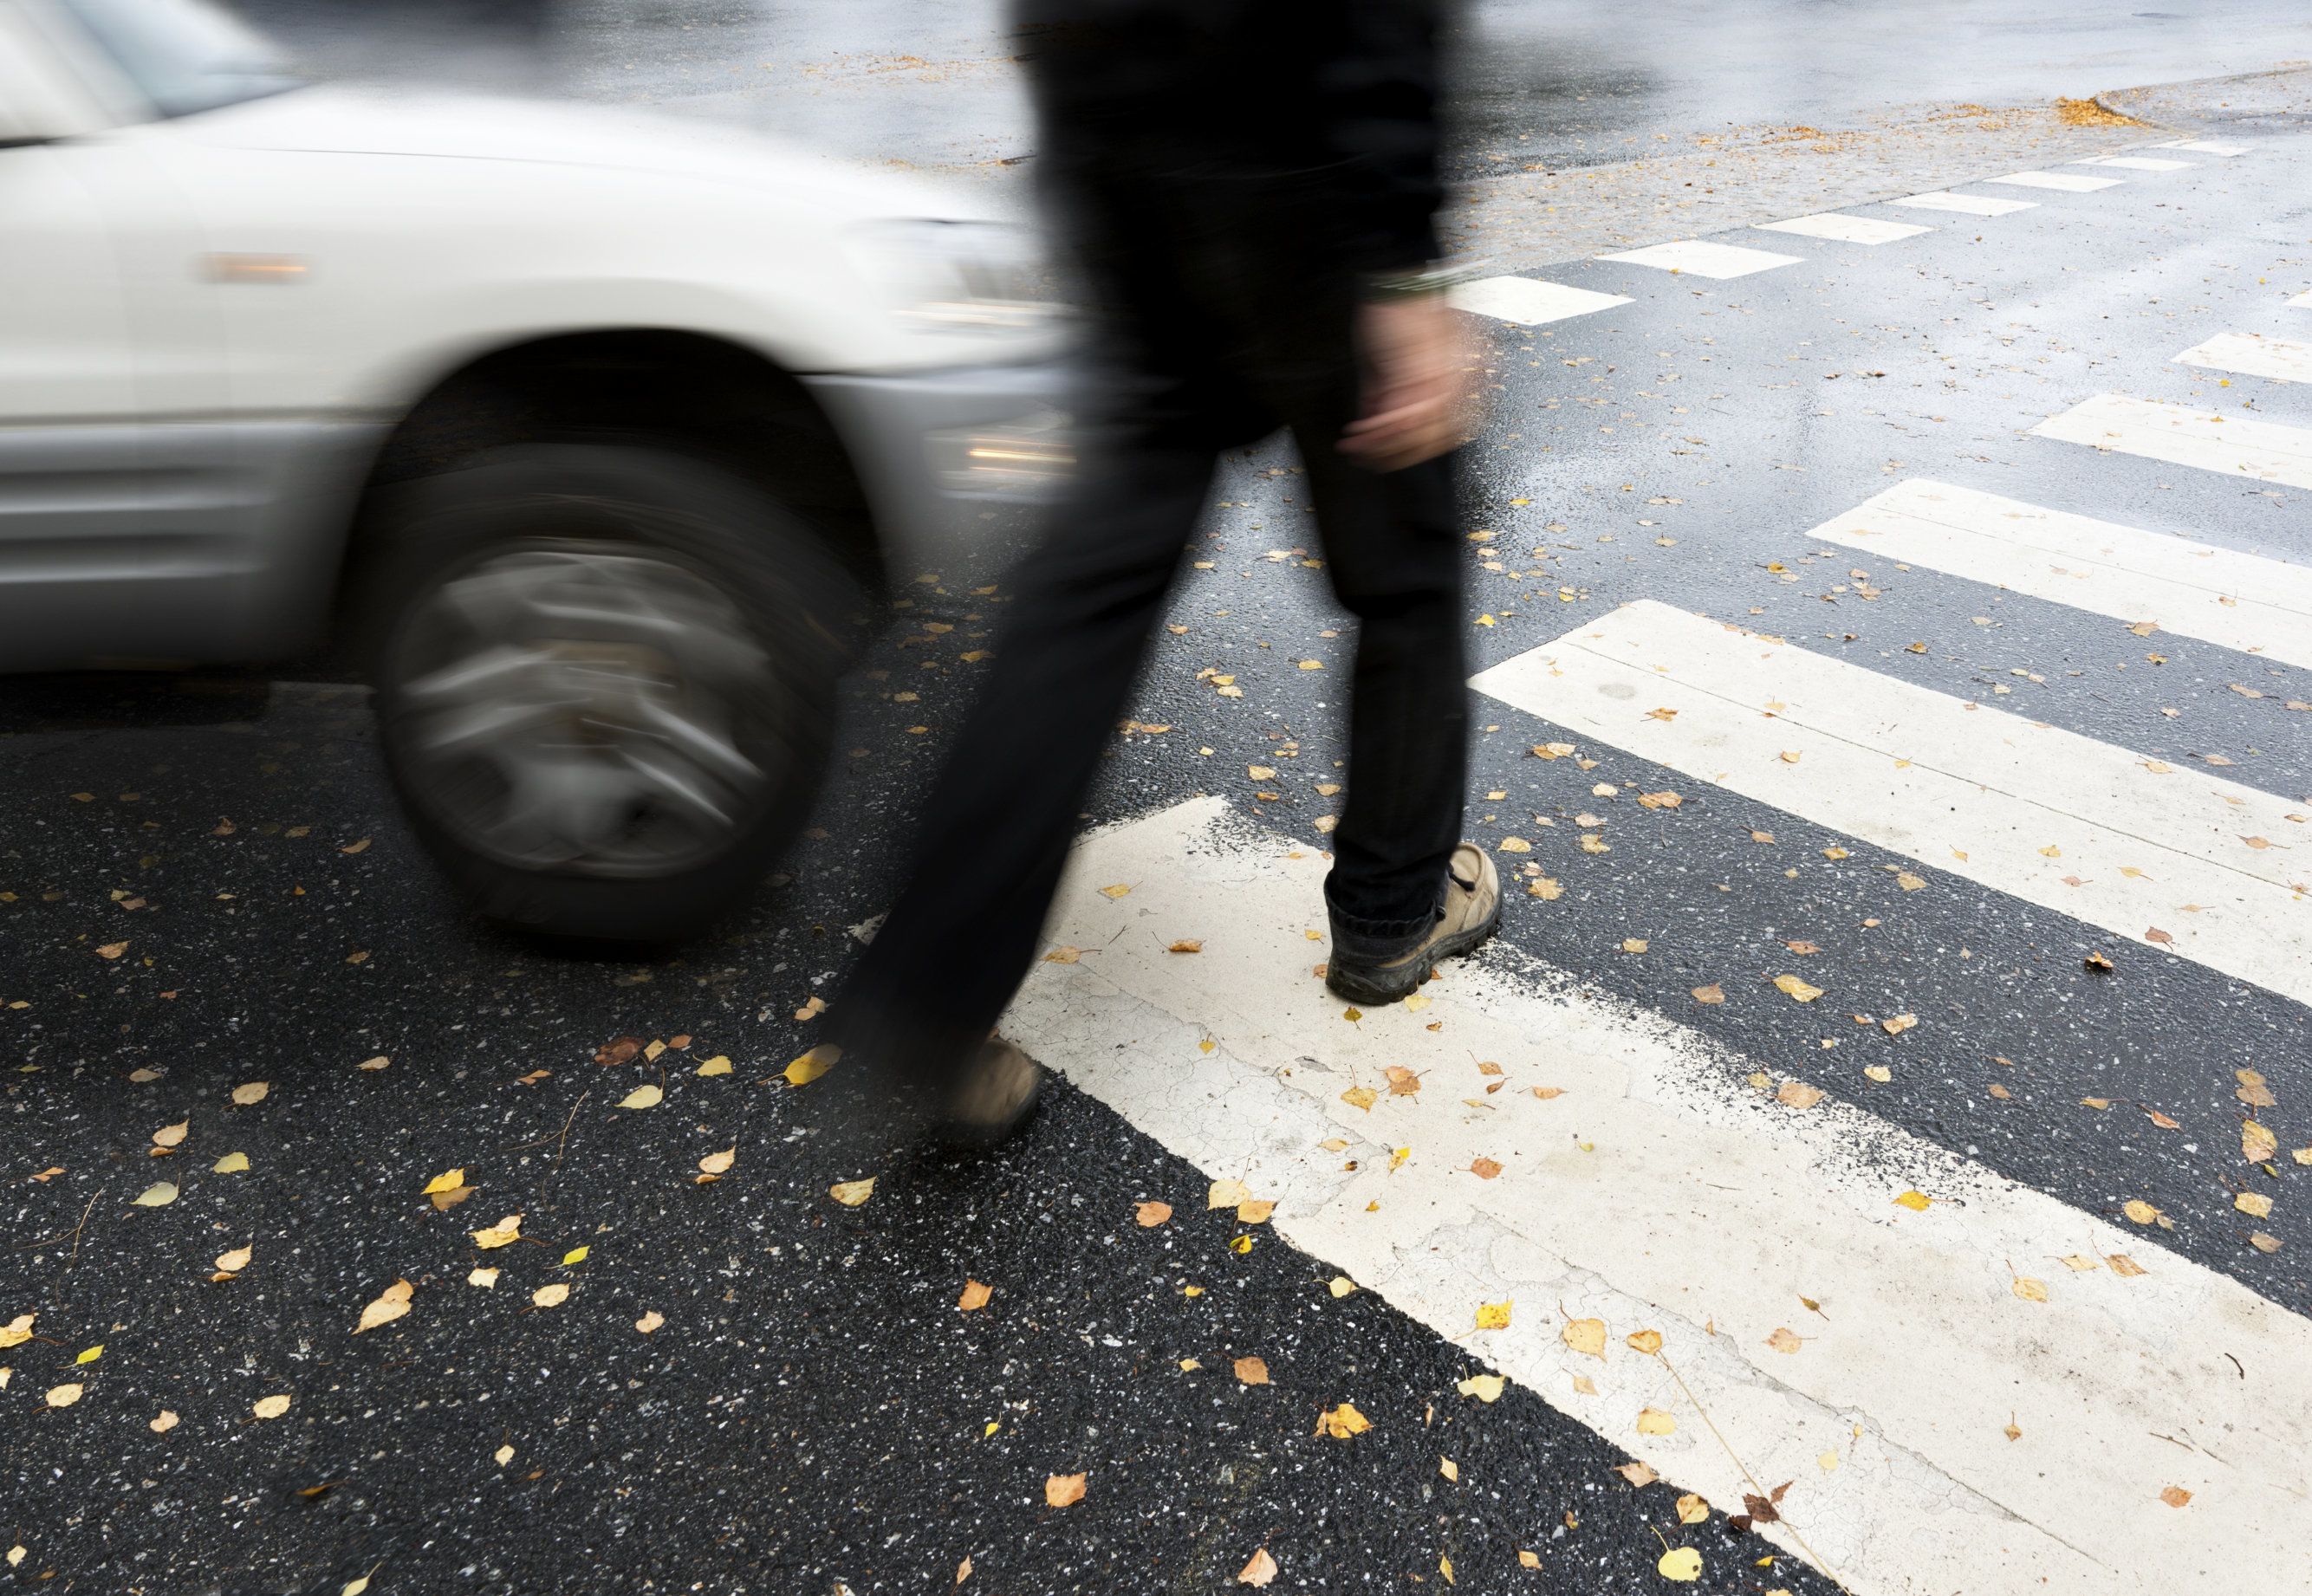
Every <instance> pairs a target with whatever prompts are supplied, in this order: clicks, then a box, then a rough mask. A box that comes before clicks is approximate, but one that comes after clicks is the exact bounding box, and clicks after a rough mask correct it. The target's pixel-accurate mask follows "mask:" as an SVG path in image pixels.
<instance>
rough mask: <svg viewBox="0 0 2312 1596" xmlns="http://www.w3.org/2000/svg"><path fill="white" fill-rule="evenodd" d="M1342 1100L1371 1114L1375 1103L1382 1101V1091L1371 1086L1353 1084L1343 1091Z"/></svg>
mask: <svg viewBox="0 0 2312 1596" xmlns="http://www.w3.org/2000/svg"><path fill="white" fill-rule="evenodd" d="M1341 1101H1343V1102H1344V1103H1346V1104H1348V1105H1349V1106H1350V1107H1351V1108H1353V1109H1363V1110H1364V1111H1365V1112H1367V1113H1368V1114H1370V1113H1371V1112H1372V1106H1373V1104H1375V1103H1376V1102H1379V1101H1380V1093H1379V1092H1375V1091H1374V1090H1373V1089H1372V1088H1371V1087H1370V1086H1352V1087H1350V1088H1349V1089H1348V1090H1347V1091H1346V1092H1343V1093H1341Z"/></svg>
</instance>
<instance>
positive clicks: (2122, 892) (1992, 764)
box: [1473, 600, 2312, 1003]
mask: <svg viewBox="0 0 2312 1596" xmlns="http://www.w3.org/2000/svg"><path fill="white" fill-rule="evenodd" d="M1473 685H1474V686H1476V688H1478V689H1479V690H1480V691H1482V692H1485V693H1488V694H1491V695H1492V696H1493V697H1496V698H1499V699H1501V700H1502V702H1504V703H1507V704H1511V705H1514V706H1517V707H1518V708H1519V709H1522V710H1525V711H1527V712H1528V714H1532V715H1539V716H1541V717H1542V718H1543V719H1545V720H1548V721H1551V722H1554V723H1556V724H1558V725H1560V726H1563V727H1566V728H1567V729H1569V730H1571V731H1572V732H1576V733H1578V734H1580V735H1581V736H1584V737H1594V738H1598V739H1600V740H1602V741H1607V742H1610V743H1612V744H1614V745H1615V746H1616V747H1617V748H1621V749H1625V750H1628V751H1629V752H1631V753H1633V754H1636V755H1638V756H1639V757H1641V758H1642V759H1651V760H1652V761H1653V762H1654V763H1656V764H1658V765H1663V766H1667V767H1669V768H1671V769H1673V770H1678V771H1683V772H1685V773H1686V775H1688V776H1695V777H1697V778H1699V779H1701V780H1703V781H1708V782H1712V783H1715V784H1716V785H1720V786H1722V787H1725V788H1727V789H1728V790H1730V791H1731V792H1737V793H1740V794H1743V795H1744V796H1746V797H1749V798H1754V799H1756V800H1758V801H1759V802H1765V803H1770V804H1773V806H1775V807H1776V808H1778V809H1782V810H1785V811H1789V812H1790V813H1791V814H1794V815H1797V816H1800V818H1802V819H1804V820H1810V821H1812V822H1814V823H1815V824H1817V825H1819V826H1824V827H1826V828H1829V829H1832V830H1834V831H1837V832H1841V833H1843V834H1845V835H1846V836H1849V837H1861V838H1863V839H1865V840H1867V841H1870V842H1872V843H1876V844H1877V845H1878V846H1881V847H1885V848H1888V849H1891V850H1893V851H1894V852H1896V853H1899V854H1905V855H1909V856H1910V857H1911V858H1914V859H1916V860H1918V861H1920V862H1921V863H1922V864H1931V865H1933V866H1935V867H1936V868H1938V869H1940V870H1944V871H1948V872H1949V873H1952V874H1955V875H1958V876H1962V877H1964V878H1966V880H1969V881H1975V882H1978V883H1980V884H1981V885H1984V886H1986V887H1990V888H1992V889H1993V890H1998V891H2001V892H2005V893H2009V894H2010V895H2011V896H2014V897H2017V898H2020V899H2025V900H2026V901H2027V902H2031V903H2036V904H2038V905H2040V906H2042V907H2043V908H2051V909H2054V910H2057V911H2058V912H2060V913H2062V914H2066V915H2070V916H2072V917H2073V918H2075V919H2079V920H2082V921H2085V922H2087V923H2088V924H2089V925H2097V926H2100V927H2102V928H2103V929H2104V930H2106V931H2107V932H2111V933H2113V934H2115V935H2119V936H2124V937H2126V938H2129V939H2130V940H2134V941H2142V940H2147V939H2148V940H2149V941H2150V942H2152V943H2157V944H2159V945H2161V946H2165V947H2168V948H2169V949H2170V950H2171V951H2175V952H2176V953H2179V954H2182V955H2183V956H2184V957H2185V958H2187V959H2192V960H2197V961H2198V962H2200V963H2202V964H2205V965H2208V966H2210V967H2211V968H2212V969H2219V970H2221V971H2223V972H2224V973H2225V974H2227V975H2229V976H2233V977H2236V978H2238V979H2241V980H2245V981H2253V982H2255V984H2256V985H2258V986H2261V987H2268V988H2270V989H2271V990H2273V991H2274V992H2277V993H2280V994H2281V995H2285V996H2288V997H2291V998H2294V999H2295V1000H2296V1001H2297V1002H2299V1003H2312V827H2308V826H2304V825H2300V824H2298V823H2296V822H2295V821H2292V820H2290V819H2289V818H2288V817H2289V816H2290V814H2291V813H2295V812H2299V811H2296V810H2294V809H2293V808H2292V806H2290V804H2288V803H2287V802H2284V801H2282V800H2281V799H2278V798H2275V797H2273V795H2272V794H2268V793H2263V792H2259V791H2257V790H2256V789H2255V788H2253V787H2246V786H2242V785H2239V784H2238V783H2235V782H2229V781H2225V780H2223V779H2222V778H2220V777H2219V776H2213V775H2211V774H2208V773H2206V772H2203V771H2199V770H2190V769H2185V768H2178V767H2175V766H2173V765H2171V764H2170V763H2169V762H2168V761H2165V760H2159V759H2147V758H2146V757H2144V756H2143V755H2141V754H2137V753H2132V752H2130V751H2129V750H2126V749H2124V748H2117V747H2115V746H2113V745H2112V744H2110V743H2106V742H2099V741H2096V740H2094V739H2093V738H2089V737H2082V736H2080V735H2079V734H2078V733H2076V732H2066V731H2063V730H2062V729H2060V728H2058V727H2055V726H2050V725H2045V724H2042V723H2037V722H2033V721H2029V720H2026V719H2024V718H2022V717H2021V716H2019V715H2010V714H2008V713H2006V712H2004V711H2001V710H1998V709H1993V708H1991V707H1989V706H1986V705H1981V704H1976V703H1970V702H1967V701H1965V700H1962V699H1959V698H1955V697H1950V696H1949V695H1948V694H1945V693H1939V692H1936V691H1934V690H1932V689H1931V688H1922V687H1918V686H1914V685H1913V684H1912V683H1909V682H1906V681H1903V680H1899V679H1897V678H1896V677H1893V676H1889V675H1886V674H1884V673H1882V672H1880V671H1874V670H1870V669H1867V668H1865V667H1863V666H1861V665H1852V664H1849V663H1847V662H1845V661H1843V660H1839V659H1835V658H1832V657H1831V656H1829V655H1827V654H1818V653H1813V652H1812V651H1810V650H1808V649H1804V648H1800V647H1797V646H1795V645H1791V644H1788V643H1783V642H1781V641H1779V640H1776V639H1773V638H1769V637H1765V636H1760V635H1758V634H1756V633H1750V632H1746V631H1743V630H1742V629H1740V628H1739V627H1731V626H1728V625H1725V624H1723V623H1721V622H1718V621H1713V620H1706V619H1703V618H1701V617H1699V616H1695V615H1689V614H1687V613H1686V612H1685V611H1683V610H1679V609H1673V608H1671V607H1670V606H1668V605H1667V604H1660V603H1656V602H1653V601H1650V600H1641V601H1638V602H1635V603H1632V604H1625V605H1624V606H1623V607H1622V608H1621V609H1616V610H1615V611H1614V612H1613V613H1612V614H1610V615H1607V616H1605V617H1603V618H1599V619H1598V620H1597V621H1594V622H1591V623H1589V624H1587V625H1584V626H1581V627H1576V628H1575V629H1574V630H1573V631H1571V632H1568V633H1567V634H1565V635H1564V636H1562V637H1560V638H1558V639H1557V640H1556V641H1555V642H1554V643H1551V644H1547V645H1543V646H1542V647H1540V648H1537V649H1534V650H1532V651H1530V652H1529V653H1524V654H1520V655H1519V656H1518V657H1517V658H1515V659H1513V660H1510V661H1507V662H1503V663H1502V664H1499V665H1496V666H1494V667H1493V669H1491V670H1489V671H1484V673H1482V674H1481V675H1479V676H1478V677H1477V678H1476V680H1475V682H1474V683H1473ZM2154 933H2156V934H2154Z"/></svg>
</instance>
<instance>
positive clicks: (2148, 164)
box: [2071, 155, 2200, 171]
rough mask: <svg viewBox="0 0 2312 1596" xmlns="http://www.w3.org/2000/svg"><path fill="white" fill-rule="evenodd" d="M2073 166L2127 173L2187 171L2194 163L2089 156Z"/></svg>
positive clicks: (2120, 156) (2133, 157)
mask: <svg viewBox="0 0 2312 1596" xmlns="http://www.w3.org/2000/svg"><path fill="white" fill-rule="evenodd" d="M2071 164H2072V165H2073V166H2117V167H2121V168H2123V169H2124V170H2126V171H2191V170H2192V169H2193V168H2194V167H2195V166H2197V165H2199V164H2200V163H2199V162H2196V161H2166V160H2162V159H2161V158H2160V157H2159V156H2157V155H2090V156H2089V157H2088V158H2087V159H2086V160H2084V161H2074V162H2071Z"/></svg>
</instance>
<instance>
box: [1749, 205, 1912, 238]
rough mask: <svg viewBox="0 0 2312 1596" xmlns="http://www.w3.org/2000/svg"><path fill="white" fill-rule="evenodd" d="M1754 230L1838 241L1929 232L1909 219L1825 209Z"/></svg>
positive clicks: (1757, 227) (1767, 223) (1905, 235)
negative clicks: (1892, 220)
mask: <svg viewBox="0 0 2312 1596" xmlns="http://www.w3.org/2000/svg"><path fill="white" fill-rule="evenodd" d="M1753 231H1755V232H1795V233H1797V234H1799V235H1800V237H1802V238H1826V239H1830V240H1833V241H1836V242H1838V243H1842V244H1891V243H1893V242H1894V241H1896V239H1905V238H1916V237H1918V236H1919V234H1921V233H1922V232H1933V231H1934V229H1933V228H1931V227H1921V226H1919V225H1917V224H1915V223H1911V222H1888V221H1884V220H1882V219H1880V218H1879V217H1877V216H1846V215H1839V214H1838V213H1837V212H1835V211H1826V212H1824V213H1823V214H1821V215H1815V216H1792V217H1790V218H1789V219H1788V220H1786V221H1782V222H1761V223H1759V224H1757V226H1756V228H1755V229H1753Z"/></svg>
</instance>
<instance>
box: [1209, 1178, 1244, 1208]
mask: <svg viewBox="0 0 2312 1596" xmlns="http://www.w3.org/2000/svg"><path fill="white" fill-rule="evenodd" d="M1250 1201H1252V1188H1250V1187H1248V1186H1247V1185H1246V1184H1245V1183H1244V1182H1243V1181H1241V1180H1235V1179H1229V1180H1215V1181H1213V1183H1212V1186H1211V1188H1210V1189H1208V1190H1207V1191H1206V1192H1205V1194H1204V1208H1205V1211H1206V1212H1208V1213H1209V1212H1210V1211H1211V1210H1213V1209H1214V1208H1233V1207H1235V1206H1237V1205H1238V1204H1239V1203H1248V1202H1250Z"/></svg>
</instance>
